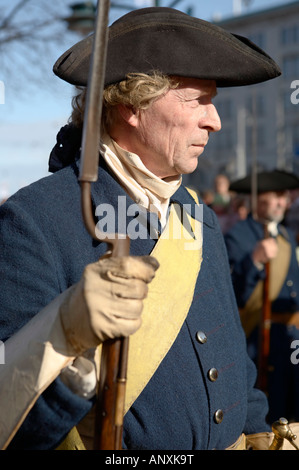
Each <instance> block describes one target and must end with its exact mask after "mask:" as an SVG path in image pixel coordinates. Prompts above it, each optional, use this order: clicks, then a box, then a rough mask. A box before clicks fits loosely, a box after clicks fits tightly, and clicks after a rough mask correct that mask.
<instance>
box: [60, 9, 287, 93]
mask: <svg viewBox="0 0 299 470" xmlns="http://www.w3.org/2000/svg"><path fill="white" fill-rule="evenodd" d="M93 38H94V35H93V34H91V35H90V36H88V37H87V38H85V39H83V40H82V41H80V42H78V43H77V44H75V45H74V46H73V47H71V48H70V49H69V50H67V51H66V52H65V53H64V54H63V55H62V56H61V57H60V58H59V59H58V60H57V61H56V63H55V64H54V67H53V71H54V73H55V74H56V75H57V76H58V77H60V78H61V79H63V80H65V81H67V82H69V83H71V84H73V85H78V86H86V85H87V81H88V75H89V64H90V58H91V53H92V45H93ZM156 70H158V71H160V72H162V73H164V74H166V75H177V76H182V77H189V78H199V79H208V80H215V81H216V83H217V86H218V87H228V86H241V85H251V84H255V83H259V82H264V81H266V80H270V79H272V78H275V77H277V76H279V75H280V74H281V71H280V68H279V67H278V65H277V64H276V63H275V61H274V60H273V59H271V57H269V56H268V55H267V54H266V53H265V52H264V51H263V50H261V49H260V48H259V47H257V46H256V45H255V44H253V43H252V42H250V41H249V40H248V39H246V38H243V37H241V36H237V35H234V34H231V33H229V32H227V31H225V30H224V29H222V28H220V27H218V26H216V25H214V24H212V23H209V22H207V21H204V20H201V19H198V18H194V17H191V16H189V15H187V14H185V13H183V12H181V11H178V10H174V9H171V8H164V7H152V8H143V9H139V10H134V11H132V12H130V13H128V14H126V15H124V16H122V17H121V18H120V19H118V20H117V21H115V22H114V23H113V24H112V25H111V26H110V27H109V39H108V49H107V63H106V75H105V86H106V85H109V84H113V83H117V82H120V81H122V80H124V79H125V78H126V76H127V74H128V73H151V72H152V71H156Z"/></svg>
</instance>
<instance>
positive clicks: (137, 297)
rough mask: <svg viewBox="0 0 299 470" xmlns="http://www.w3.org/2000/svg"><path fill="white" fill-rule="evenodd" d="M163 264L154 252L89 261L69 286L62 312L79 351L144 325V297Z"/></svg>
mask: <svg viewBox="0 0 299 470" xmlns="http://www.w3.org/2000/svg"><path fill="white" fill-rule="evenodd" d="M158 266H159V264H158V262H157V260H156V259H155V258H153V257H152V256H142V257H133V256H127V257H116V258H104V259H101V260H100V261H98V262H96V263H93V264H89V265H88V266H87V267H86V268H85V270H84V273H83V275H82V278H81V280H80V281H79V282H78V283H77V284H75V285H74V286H73V287H72V288H71V289H69V295H68V296H67V297H66V299H65V300H64V302H63V303H62V304H61V306H60V309H59V316H60V320H61V324H62V329H63V331H64V335H65V338H66V340H67V343H68V345H69V346H70V348H71V350H72V351H74V353H75V355H81V354H82V353H83V352H84V351H86V350H88V349H90V348H94V347H96V346H97V345H98V344H100V343H102V342H103V341H105V340H106V339H112V338H119V337H121V336H129V335H131V334H133V333H134V332H135V331H137V329H138V328H139V327H140V326H141V312H142V308H143V300H144V299H145V297H146V296H147V292H148V286H147V284H148V283H149V282H151V280H152V279H153V278H154V275H155V271H156V269H157V268H158Z"/></svg>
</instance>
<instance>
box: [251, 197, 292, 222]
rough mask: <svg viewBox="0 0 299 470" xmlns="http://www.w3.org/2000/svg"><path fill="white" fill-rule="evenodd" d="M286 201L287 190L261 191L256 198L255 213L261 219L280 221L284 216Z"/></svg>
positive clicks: (287, 198) (287, 200)
mask: <svg viewBox="0 0 299 470" xmlns="http://www.w3.org/2000/svg"><path fill="white" fill-rule="evenodd" d="M288 203H289V193H288V191H279V192H274V191H273V192H272V191H269V192H266V193H261V194H259V195H258V199H257V215H258V217H259V218H260V219H263V220H267V221H274V222H280V221H281V220H282V219H283V218H284V214H285V211H286V209H287V207H288Z"/></svg>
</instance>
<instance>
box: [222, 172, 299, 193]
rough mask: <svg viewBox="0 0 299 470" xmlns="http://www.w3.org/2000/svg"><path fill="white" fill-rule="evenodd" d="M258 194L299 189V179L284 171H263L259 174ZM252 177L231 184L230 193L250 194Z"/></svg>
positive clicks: (257, 179)
mask: <svg viewBox="0 0 299 470" xmlns="http://www.w3.org/2000/svg"><path fill="white" fill-rule="evenodd" d="M256 181H257V192H258V193H265V192H268V191H275V192H278V191H286V190H290V189H297V188H299V178H298V177H297V176H296V175H295V174H293V173H289V172H286V171H282V170H273V171H263V172H260V173H257V178H256ZM251 182H252V177H251V175H248V176H246V177H245V178H242V179H240V180H238V181H234V182H233V183H231V185H230V187H229V189H230V191H233V192H236V193H243V194H250V193H251V188H252V184H251Z"/></svg>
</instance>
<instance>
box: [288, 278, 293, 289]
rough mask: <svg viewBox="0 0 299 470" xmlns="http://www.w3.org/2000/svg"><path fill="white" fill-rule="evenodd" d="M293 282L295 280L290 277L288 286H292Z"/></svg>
mask: <svg viewBox="0 0 299 470" xmlns="http://www.w3.org/2000/svg"><path fill="white" fill-rule="evenodd" d="M293 284H294V283H293V281H292V280H291V279H289V280H288V281H287V286H288V287H292V285H293Z"/></svg>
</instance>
